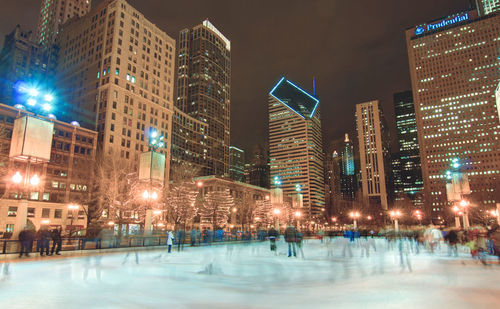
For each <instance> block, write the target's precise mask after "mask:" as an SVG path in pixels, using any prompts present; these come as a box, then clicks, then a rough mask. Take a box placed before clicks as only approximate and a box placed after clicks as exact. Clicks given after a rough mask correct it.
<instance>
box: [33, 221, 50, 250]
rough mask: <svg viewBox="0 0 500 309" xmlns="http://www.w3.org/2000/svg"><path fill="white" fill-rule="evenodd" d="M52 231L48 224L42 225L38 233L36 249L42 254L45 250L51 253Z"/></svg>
mask: <svg viewBox="0 0 500 309" xmlns="http://www.w3.org/2000/svg"><path fill="white" fill-rule="evenodd" d="M50 237H51V235H50V232H49V230H48V229H47V227H46V226H42V227H41V228H40V229H39V230H38V232H37V233H36V250H37V251H40V256H43V252H44V251H45V254H46V255H49V244H50Z"/></svg>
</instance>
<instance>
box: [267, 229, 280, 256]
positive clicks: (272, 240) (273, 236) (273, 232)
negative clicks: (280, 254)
mask: <svg viewBox="0 0 500 309" xmlns="http://www.w3.org/2000/svg"><path fill="white" fill-rule="evenodd" d="M279 235H280V234H279V233H278V231H276V230H275V229H274V228H273V227H271V229H270V230H269V231H268V232H267V236H268V237H269V243H270V244H271V251H274V252H275V253H276V252H277V251H276V239H277V238H278V236H279Z"/></svg>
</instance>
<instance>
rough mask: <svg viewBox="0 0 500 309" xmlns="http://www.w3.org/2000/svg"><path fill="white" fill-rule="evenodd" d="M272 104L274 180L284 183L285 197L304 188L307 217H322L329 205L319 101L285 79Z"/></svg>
mask: <svg viewBox="0 0 500 309" xmlns="http://www.w3.org/2000/svg"><path fill="white" fill-rule="evenodd" d="M268 102H269V156H270V163H271V169H270V173H271V179H274V178H275V177H278V178H279V179H280V181H281V185H279V187H280V188H281V189H282V190H283V194H284V195H285V196H290V195H293V194H296V191H295V189H296V185H300V186H301V190H302V191H301V193H302V195H303V203H304V214H307V215H308V216H309V217H310V218H312V217H314V216H318V215H320V214H321V213H322V212H323V211H324V205H325V196H324V194H325V187H324V186H325V184H324V167H323V164H324V162H323V160H324V158H323V142H322V135H321V118H320V109H319V100H318V99H317V98H315V97H314V96H312V95H310V94H309V93H307V92H306V91H304V90H302V89H301V88H299V87H298V86H297V85H295V84H294V83H292V82H291V81H289V80H287V79H285V78H284V77H283V78H282V79H281V80H280V81H279V82H278V83H277V84H276V85H275V86H274V88H273V89H272V90H271V92H270V93H269V101H268ZM273 186H274V187H275V186H276V185H275V184H272V187H273Z"/></svg>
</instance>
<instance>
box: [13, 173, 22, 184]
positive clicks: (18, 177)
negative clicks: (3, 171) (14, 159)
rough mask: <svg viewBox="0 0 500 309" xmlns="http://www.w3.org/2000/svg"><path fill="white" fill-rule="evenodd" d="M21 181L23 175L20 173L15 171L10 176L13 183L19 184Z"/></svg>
mask: <svg viewBox="0 0 500 309" xmlns="http://www.w3.org/2000/svg"><path fill="white" fill-rule="evenodd" d="M21 181H23V176H21V173H19V172H16V173H15V174H14V176H12V182H13V183H15V184H20V183H21Z"/></svg>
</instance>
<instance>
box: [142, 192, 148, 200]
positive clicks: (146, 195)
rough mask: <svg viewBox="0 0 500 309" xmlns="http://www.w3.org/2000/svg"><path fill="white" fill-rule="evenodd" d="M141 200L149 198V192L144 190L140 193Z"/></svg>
mask: <svg viewBox="0 0 500 309" xmlns="http://www.w3.org/2000/svg"><path fill="white" fill-rule="evenodd" d="M142 198H144V199H147V198H149V192H148V191H147V190H145V191H144V192H142Z"/></svg>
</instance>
